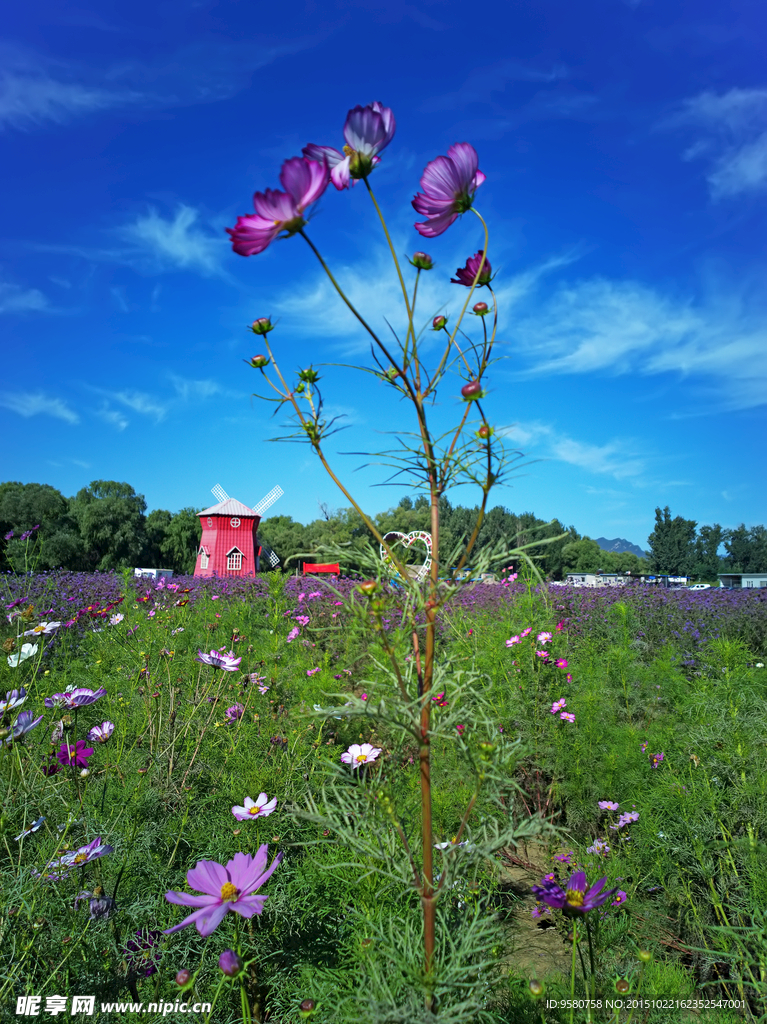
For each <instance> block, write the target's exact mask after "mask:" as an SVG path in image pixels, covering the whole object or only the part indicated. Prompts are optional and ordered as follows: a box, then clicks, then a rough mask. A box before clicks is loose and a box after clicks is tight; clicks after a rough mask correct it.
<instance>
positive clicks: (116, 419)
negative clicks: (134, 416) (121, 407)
mask: <svg viewBox="0 0 767 1024" xmlns="http://www.w3.org/2000/svg"><path fill="white" fill-rule="evenodd" d="M96 415H97V416H99V417H100V418H101V419H102V420H103V421H104V422H105V423H108V424H109V425H110V426H112V427H115V429H117V430H125V428H126V427H127V426H128V420H127V419H126V418H125V416H123V414H122V413H121V412H118V411H117V410H116V409H110V408H109V406H108V405H103V406H102V407H101V409H99V410H98V412H97V413H96Z"/></svg>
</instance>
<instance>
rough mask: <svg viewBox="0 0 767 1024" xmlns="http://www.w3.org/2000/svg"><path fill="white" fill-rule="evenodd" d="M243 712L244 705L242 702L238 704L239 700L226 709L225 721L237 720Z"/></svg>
mask: <svg viewBox="0 0 767 1024" xmlns="http://www.w3.org/2000/svg"><path fill="white" fill-rule="evenodd" d="M244 714H245V705H244V704H240V703H239V702H238V703H237V704H232V706H231V707H230V708H227V709H226V721H227V722H237V721H239V719H240V718H242V716H243V715H244Z"/></svg>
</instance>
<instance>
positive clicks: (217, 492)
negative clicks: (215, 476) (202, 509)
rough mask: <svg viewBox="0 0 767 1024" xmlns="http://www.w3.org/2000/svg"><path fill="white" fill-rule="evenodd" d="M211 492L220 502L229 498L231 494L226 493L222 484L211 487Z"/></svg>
mask: <svg viewBox="0 0 767 1024" xmlns="http://www.w3.org/2000/svg"><path fill="white" fill-rule="evenodd" d="M210 492H211V494H212V495H213V497H214V498H216V499H217V500H218V501H219V502H221V501H228V500H229V495H228V494H227V493H226V491H225V490H224V488H223V487H222V486H221V484H216V486H215V487H211V489H210Z"/></svg>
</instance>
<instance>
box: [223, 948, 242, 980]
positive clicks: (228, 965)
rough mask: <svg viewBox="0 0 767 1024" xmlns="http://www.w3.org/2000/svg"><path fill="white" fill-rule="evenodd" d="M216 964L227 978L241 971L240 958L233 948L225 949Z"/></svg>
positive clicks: (233, 976)
mask: <svg viewBox="0 0 767 1024" xmlns="http://www.w3.org/2000/svg"><path fill="white" fill-rule="evenodd" d="M218 966H219V968H220V970H221V971H222V972H223V973H224V974H225V975H226V976H227V977H228V978H236V977H237V975H238V974H239V973H240V972H241V971H242V960H241V959H240V957H238V956H237V954H236V953H235V951H234V950H233V949H225V950H224V952H223V953H222V954H221V956H220V957H219V958H218Z"/></svg>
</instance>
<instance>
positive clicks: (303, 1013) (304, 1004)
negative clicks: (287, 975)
mask: <svg viewBox="0 0 767 1024" xmlns="http://www.w3.org/2000/svg"><path fill="white" fill-rule="evenodd" d="M316 1009H317V1004H316V1003H315V1001H314V1000H313V999H302V1000H301V1005H300V1006H299V1007H298V1015H299V1017H301V1018H302V1019H304V1020H305V1019H306V1018H307V1017H311V1016H313V1015H314V1011H315V1010H316Z"/></svg>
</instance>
